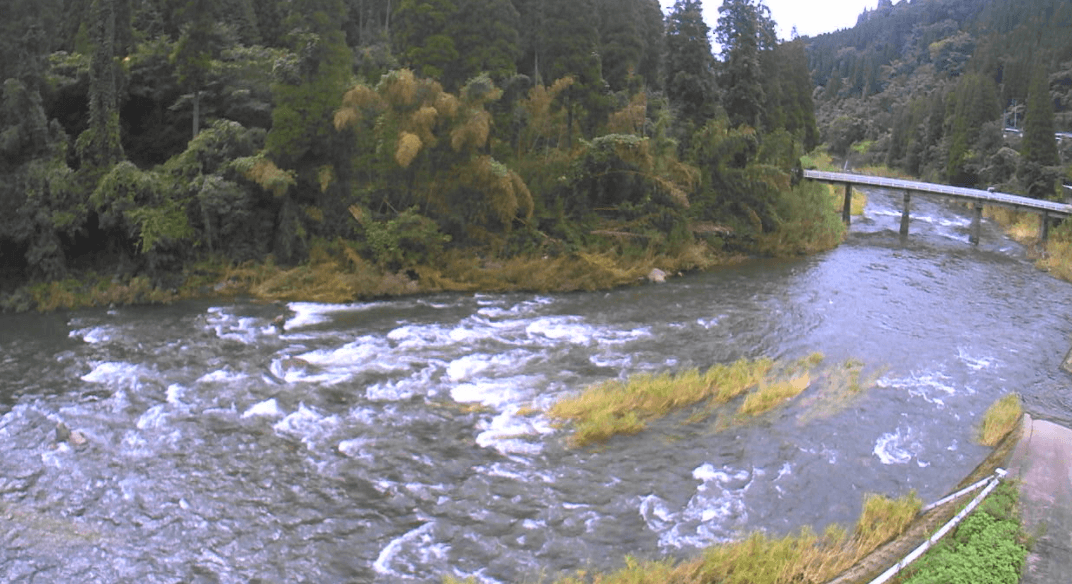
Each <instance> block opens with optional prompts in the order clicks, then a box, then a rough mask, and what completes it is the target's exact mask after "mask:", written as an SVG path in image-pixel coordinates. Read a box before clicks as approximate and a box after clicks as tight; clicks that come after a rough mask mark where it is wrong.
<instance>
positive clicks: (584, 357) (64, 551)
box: [0, 191, 1072, 583]
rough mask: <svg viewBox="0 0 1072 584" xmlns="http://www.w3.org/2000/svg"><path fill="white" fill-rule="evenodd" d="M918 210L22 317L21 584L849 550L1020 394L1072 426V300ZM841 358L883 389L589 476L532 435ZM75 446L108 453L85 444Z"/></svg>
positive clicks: (403, 571) (552, 569) (1013, 252)
mask: <svg viewBox="0 0 1072 584" xmlns="http://www.w3.org/2000/svg"><path fill="white" fill-rule="evenodd" d="M899 205H900V197H899V196H896V195H895V196H893V197H890V196H888V195H887V194H884V193H882V192H878V191H875V192H872V194H871V197H870V201H869V204H868V208H867V211H866V215H865V217H864V218H854V224H853V227H852V232H851V234H850V236H849V239H848V241H847V242H846V243H845V244H844V245H842V246H841V247H839V248H838V249H836V250H833V251H831V252H828V253H824V254H819V255H816V256H813V257H809V258H804V259H800V260H793V261H761V262H755V263H751V264H749V265H746V266H739V267H731V268H723V269H718V270H714V271H711V272H708V273H704V274H696V275H690V276H686V277H682V278H677V279H674V280H671V281H670V282H668V283H667V284H665V285H661V286H641V287H635V288H628V289H622V290H615V291H611V292H598V293H585V294H563V295H532V294H505V295H442V296H432V297H423V298H412V299H404V300H396V301H389V302H376V303H364V304H353V305H321V304H306V303H293V304H290V305H286V306H283V305H264V304H255V303H235V304H205V303H185V304H181V305H179V306H172V307H166V308H159V307H146V308H124V309H116V310H109V311H104V310H97V311H79V312H76V313H71V314H55V315H20V316H10V315H9V316H0V380H2V381H0V443H2V444H3V453H4V456H3V457H2V458H0V515H2V516H3V517H4V518H5V521H3V522H0V576H2V577H3V579H4V580H5V581H20V580H25V581H75V580H78V581H83V582H114V581H139V582H157V581H160V582H173V581H180V580H181V581H187V582H249V581H256V580H259V581H262V582H293V581H311V582H336V581H338V582H342V581H346V582H384V583H386V582H399V581H412V582H438V581H439V579H440V578H441V576H442V574H452V575H456V576H461V577H466V576H470V575H473V576H476V577H477V578H478V579H479V580H481V581H487V582H517V581H523V580H525V581H533V580H535V579H536V578H537V577H539V576H540V575H543V576H546V577H551V576H554V575H556V574H559V573H562V572H564V571H571V570H576V569H581V568H587V567H595V568H600V569H613V568H614V567H616V566H620V565H621V563H622V558H623V556H625V555H626V554H630V555H633V556H638V557H659V556H662V555H665V554H674V555H681V556H687V555H689V554H690V553H693V552H695V550H696V549H697V548H699V547H702V546H706V545H710V544H712V543H716V542H719V541H724V540H726V539H729V538H733V537H734V536H736V535H738V534H740V533H741V532H742V531H743V530H751V529H765V530H769V531H770V532H772V533H784V532H787V531H789V530H792V529H794V528H796V527H799V526H801V525H812V526H814V527H816V528H818V529H821V528H822V527H823V526H824V525H826V524H827V523H830V522H842V523H850V522H852V521H855V519H856V517H857V515H858V514H859V509H860V503H861V501H862V499H863V496H864V494H865V493H867V492H878V493H883V494H887V495H891V496H899V495H902V494H904V493H905V492H907V491H908V490H909V489H916V490H917V491H918V493H919V494H920V496H921V497H922V498H923V499H924V500H933V499H936V498H938V497H939V496H941V495H942V494H944V493H945V492H947V491H948V490H949V489H950V488H951V487H953V485H955V484H956V483H957V482H958V481H959V480H960V479H961V478H963V476H965V475H966V474H967V473H968V472H970V471H971V469H972V468H973V467H974V466H975V465H976V464H978V463H979V462H980V461H981V460H982V459H983V457H985V455H986V453H987V450H986V449H984V448H981V447H979V446H977V445H975V444H974V443H973V441H972V438H973V436H974V432H975V426H976V424H977V423H978V422H979V419H980V416H981V414H982V412H983V411H985V409H986V408H987V406H989V405H990V403H992V402H993V401H994V400H995V399H997V398H998V397H1000V396H1001V395H1003V394H1005V393H1007V392H1010V391H1019V392H1021V393H1022V394H1023V396H1024V398H1025V402H1026V406H1027V408H1028V410H1029V411H1031V412H1032V413H1033V414H1036V415H1038V416H1040V417H1045V418H1051V419H1057V420H1060V421H1066V422H1068V421H1072V401H1070V399H1069V397H1068V395H1069V392H1068V390H1069V382H1068V377H1067V376H1066V375H1065V374H1063V373H1061V372H1060V371H1059V370H1058V365H1059V363H1060V361H1061V359H1062V357H1063V356H1064V354H1065V351H1066V350H1067V349H1068V340H1069V338H1070V336H1072V317H1070V316H1069V311H1068V310H1067V307H1068V306H1069V301H1070V299H1072V286H1069V285H1068V284H1065V283H1062V282H1058V281H1056V280H1053V279H1052V278H1050V277H1048V276H1046V275H1045V274H1042V273H1040V272H1038V271H1037V270H1035V269H1034V268H1033V267H1032V266H1031V264H1030V262H1028V261H1027V260H1025V258H1024V253H1023V250H1022V249H1021V248H1020V247H1019V246H1018V245H1017V244H1015V243H1013V242H1011V241H1009V240H1007V239H1005V238H1004V237H1003V236H1001V234H1000V233H999V232H998V231H997V230H996V229H995V228H994V227H993V226H990V225H985V226H984V227H985V229H984V234H983V241H982V244H981V245H980V246H978V247H973V246H971V245H969V244H968V242H967V239H968V233H967V230H968V226H969V224H970V218H969V217H968V216H967V214H966V213H964V212H962V211H960V210H958V209H957V208H955V207H950V206H947V205H944V204H941V203H936V202H934V201H929V200H927V199H924V198H922V197H916V198H915V199H914V200H913V205H914V217H913V221H912V225H911V231H912V234H911V235H910V236H909V237H908V238H907V239H902V238H901V237H899V235H898V234H897V229H898V226H899V220H900V212H899ZM281 313H286V314H287V315H288V319H287V321H286V325H285V326H284V328H283V330H277V329H276V328H275V327H273V326H272V324H271V323H272V319H274V318H275V317H276V316H278V315H279V314H281ZM815 351H818V352H821V353H823V354H824V355H825V357H826V358H825V360H824V363H823V365H822V366H821V368H822V367H831V366H833V365H835V364H838V363H843V362H844V361H845V360H847V359H850V358H855V359H859V360H860V361H863V362H864V363H865V364H866V366H865V375H871V376H873V377H876V378H877V382H876V384H875V386H874V387H873V388H872V389H870V390H869V391H868V392H867V393H866V394H864V395H863V396H861V397H860V398H858V399H856V400H855V401H852V402H850V403H848V404H846V405H845V407H844V408H843V409H841V410H839V411H827V410H826V409H824V403H825V402H823V401H822V399H821V398H822V396H823V395H824V387H822V384H821V383H815V384H813V386H812V387H810V388H809V389H808V390H807V391H806V392H805V393H804V394H802V395H801V396H800V397H798V398H796V399H795V400H793V401H792V402H790V403H789V404H788V405H787V406H786V407H784V408H780V409H778V410H775V411H773V412H771V413H768V414H766V415H763V416H760V417H759V418H758V419H756V420H754V421H752V422H749V423H748V424H745V425H730V427H728V428H726V427H725V424H724V423H721V422H719V421H718V420H719V418H718V416H714V417H712V418H711V419H709V420H707V421H704V422H699V423H692V424H688V423H682V422H683V416H676V417H674V416H672V417H671V419H669V420H667V421H664V422H660V423H656V424H654V425H653V427H652V428H651V429H650V430H649V431H648V432H646V433H643V434H641V435H639V436H633V437H621V438H617V439H614V440H612V441H610V442H609V443H607V444H606V445H603V446H601V447H597V448H586V449H579V450H576V449H570V448H568V447H567V445H566V439H567V437H568V436H567V433H566V431H565V430H564V429H561V428H558V427H556V426H555V425H553V424H552V423H551V421H550V420H548V419H547V418H546V417H544V416H541V415H526V414H527V412H528V411H530V410H532V409H533V408H537V409H539V408H546V407H548V406H549V405H550V404H551V403H553V402H554V400H556V399H557V398H559V397H561V396H563V395H567V394H569V393H571V392H575V391H578V390H580V389H581V388H583V387H584V386H586V385H587V384H590V383H593V382H596V381H601V380H604V379H608V378H617V377H620V378H624V377H626V376H628V375H630V374H634V373H637V372H642V371H665V370H680V369H684V368H690V367H701V368H706V367H708V366H710V365H712V364H715V363H726V362H730V361H733V360H736V359H738V358H741V357H748V358H757V357H762V356H769V357H772V358H776V359H783V360H792V359H796V358H799V357H802V356H805V355H807V354H809V353H812V352H815ZM726 412H731V410H726ZM724 419H725V418H723V420H724ZM59 422H63V423H65V424H66V425H67V426H69V427H70V428H72V429H77V430H79V431H80V432H82V433H84V434H85V436H86V437H87V439H88V445H86V446H83V447H72V446H70V445H68V444H67V443H60V444H57V443H56V440H55V427H56V424H57V423H59Z"/></svg>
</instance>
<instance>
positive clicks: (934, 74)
mask: <svg viewBox="0 0 1072 584" xmlns="http://www.w3.org/2000/svg"><path fill="white" fill-rule="evenodd" d="M1070 30H1072V2H1069V1H1068V0H1015V1H1014V0H912V1H908V0H902V1H901V2H900V3H898V4H896V5H895V4H893V3H892V2H890V0H880V1H879V3H878V5H877V7H876V9H875V10H873V11H867V12H865V13H863V14H861V15H860V17H859V19H858V21H857V25H856V26H855V27H854V28H852V29H847V30H842V31H838V32H835V33H830V34H826V35H821V36H819V37H816V38H814V39H809V42H808V54H809V63H810V67H811V71H812V76H813V78H814V79H815V81H816V86H817V87H816V92H815V102H816V108H817V109H816V111H817V113H816V115H817V119H818V124H819V126H820V127H821V128H822V131H823V140H824V141H825V142H826V143H827V144H828V146H829V149H830V152H831V153H834V154H838V155H851V156H854V157H855V159H857V160H859V161H861V162H862V163H871V164H885V165H888V166H890V167H892V168H897V169H900V170H901V171H903V172H905V173H907V174H909V175H912V176H922V177H926V178H928V179H930V180H933V181H936V182H942V183H948V184H955V185H961V186H975V187H981V188H989V187H994V188H996V189H997V190H1000V191H1003V192H1010V193H1018V194H1024V195H1030V196H1033V197H1037V198H1047V199H1058V200H1065V199H1068V198H1069V197H1070V196H1072V191H1069V190H1068V189H1065V188H1063V184H1062V183H1065V184H1069V183H1072V166H1070V163H1072V135H1068V133H1069V132H1070V131H1072V34H1069V31H1070ZM1055 134H1056V135H1057V137H1058V138H1057V139H1055Z"/></svg>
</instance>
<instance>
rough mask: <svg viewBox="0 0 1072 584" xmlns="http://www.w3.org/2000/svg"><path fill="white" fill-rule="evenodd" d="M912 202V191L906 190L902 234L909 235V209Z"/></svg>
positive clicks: (902, 214) (902, 213)
mask: <svg viewBox="0 0 1072 584" xmlns="http://www.w3.org/2000/svg"><path fill="white" fill-rule="evenodd" d="M911 203H912V191H905V192H904V210H903V211H901V235H908V221H909V217H908V210H909V207H911Z"/></svg>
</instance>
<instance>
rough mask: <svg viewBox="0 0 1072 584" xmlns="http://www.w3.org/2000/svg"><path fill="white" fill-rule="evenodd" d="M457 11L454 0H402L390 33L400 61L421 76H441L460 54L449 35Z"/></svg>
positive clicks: (440, 77)
mask: <svg viewBox="0 0 1072 584" xmlns="http://www.w3.org/2000/svg"><path fill="white" fill-rule="evenodd" d="M457 14H458V4H457V3H456V2H455V1H454V0H402V2H401V3H399V5H398V9H397V10H396V11H395V13H394V15H393V17H394V30H393V31H392V36H391V39H392V41H393V42H394V44H395V48H396V50H397V51H398V55H399V56H400V58H401V60H402V63H403V64H404V65H405V66H406V67H408V68H410V69H412V70H413V71H415V72H417V74H418V75H421V76H422V77H427V78H429V79H436V80H440V79H442V78H443V76H444V74H445V73H447V71H448V70H449V69H450V67H451V66H452V65H453V64H454V63H456V62H457V61H458V59H459V58H460V56H461V55H460V54H459V53H458V47H457V46H456V45H455V43H454V38H453V36H452V35H451V33H452V32H453V31H452V30H451V29H452V26H453V23H454V22H455V18H456V16H457Z"/></svg>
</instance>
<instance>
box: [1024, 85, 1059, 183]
mask: <svg viewBox="0 0 1072 584" xmlns="http://www.w3.org/2000/svg"><path fill="white" fill-rule="evenodd" d="M1021 154H1022V158H1021V160H1020V168H1019V173H1018V174H1019V175H1020V182H1021V183H1023V184H1024V185H1025V187H1026V189H1027V194H1028V195H1030V196H1032V197H1036V198H1039V199H1047V198H1050V197H1052V196H1053V194H1054V183H1055V182H1056V180H1057V171H1056V170H1055V169H1054V168H1053V167H1054V166H1055V165H1056V164H1057V162H1058V158H1057V141H1056V138H1055V136H1054V123H1053V99H1052V98H1051V97H1050V84H1049V82H1048V79H1047V76H1046V71H1045V69H1043V68H1042V67H1041V66H1040V67H1037V68H1036V69H1035V72H1034V75H1032V78H1031V87H1030V91H1029V92H1028V94H1027V111H1026V112H1025V113H1024V142H1023V146H1022V147H1021Z"/></svg>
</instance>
